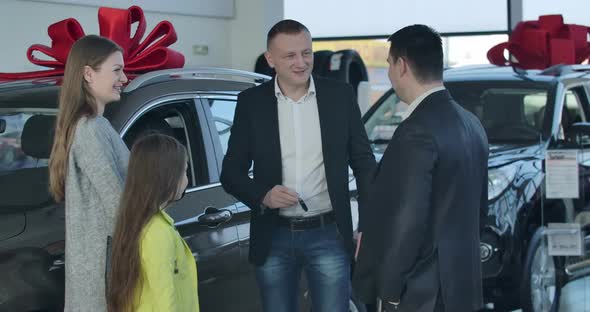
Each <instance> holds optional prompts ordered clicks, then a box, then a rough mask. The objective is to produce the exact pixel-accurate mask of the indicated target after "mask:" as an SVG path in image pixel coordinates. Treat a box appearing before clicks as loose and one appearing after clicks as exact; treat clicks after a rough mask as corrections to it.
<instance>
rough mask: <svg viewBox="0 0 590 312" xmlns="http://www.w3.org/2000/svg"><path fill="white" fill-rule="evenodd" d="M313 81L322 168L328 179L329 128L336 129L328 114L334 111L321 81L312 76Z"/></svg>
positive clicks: (329, 154)
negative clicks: (318, 121) (320, 140)
mask: <svg viewBox="0 0 590 312" xmlns="http://www.w3.org/2000/svg"><path fill="white" fill-rule="evenodd" d="M314 83H315V90H316V91H315V94H316V100H317V104H318V116H319V119H320V132H321V137H322V154H323V156H324V168H325V170H326V179H328V176H329V172H331V170H330V169H331V167H330V164H331V163H330V161H326V160H328V159H330V157H331V156H332V155H331V152H330V149H329V143H330V142H331V137H330V133H331V132H330V131H329V129H337V127H334V125H332V124H331V122H332V118H330V117H331V116H330V114H331V113H334V112H333V111H332V112H331V111H330V107H329V106H328V104H329V103H330V98H329V94H325V93H324V92H323V91H324V89H323V88H322V81H321V79H318V78H316V77H314Z"/></svg>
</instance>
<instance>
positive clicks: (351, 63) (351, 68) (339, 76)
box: [326, 49, 369, 94]
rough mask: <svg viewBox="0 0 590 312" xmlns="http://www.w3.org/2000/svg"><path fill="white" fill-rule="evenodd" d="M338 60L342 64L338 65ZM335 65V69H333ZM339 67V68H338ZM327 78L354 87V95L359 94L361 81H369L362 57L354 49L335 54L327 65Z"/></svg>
mask: <svg viewBox="0 0 590 312" xmlns="http://www.w3.org/2000/svg"><path fill="white" fill-rule="evenodd" d="M338 58H340V62H339V64H338V61H337V60H338ZM332 65H334V67H332ZM338 65H339V66H338ZM327 66H328V71H327V73H326V78H331V79H336V80H340V81H344V82H346V83H349V84H351V85H352V88H353V90H354V93H355V94H356V93H357V89H358V86H359V84H360V82H361V81H368V80H369V75H368V73H367V67H366V66H365V63H364V62H363V59H362V58H361V56H360V55H359V54H358V53H357V52H356V51H355V50H352V49H348V50H340V51H338V52H335V53H334V54H333V55H332V56H331V57H330V61H329V62H328V64H327Z"/></svg>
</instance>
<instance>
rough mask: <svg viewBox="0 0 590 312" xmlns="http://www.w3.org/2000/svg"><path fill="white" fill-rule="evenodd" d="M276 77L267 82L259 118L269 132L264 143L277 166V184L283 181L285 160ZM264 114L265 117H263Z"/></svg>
mask: <svg viewBox="0 0 590 312" xmlns="http://www.w3.org/2000/svg"><path fill="white" fill-rule="evenodd" d="M274 88H275V78H273V79H272V80H271V81H269V82H268V83H267V86H266V90H264V96H265V98H264V100H263V101H261V103H260V104H262V105H264V107H263V109H261V110H260V112H261V115H262V114H264V115H262V116H261V117H262V118H259V119H258V118H257V119H258V120H260V122H261V123H262V124H263V125H264V127H265V130H264V131H265V132H266V133H268V141H267V142H264V144H265V145H266V146H267V147H268V157H269V159H270V161H271V165H272V166H274V167H275V170H273V171H272V172H276V174H277V176H274V178H275V179H276V181H275V183H276V184H282V183H283V169H282V168H283V161H282V156H281V136H280V132H279V131H280V129H279V110H278V107H277V105H278V104H277V97H276V95H275V92H274ZM263 116H264V117H263Z"/></svg>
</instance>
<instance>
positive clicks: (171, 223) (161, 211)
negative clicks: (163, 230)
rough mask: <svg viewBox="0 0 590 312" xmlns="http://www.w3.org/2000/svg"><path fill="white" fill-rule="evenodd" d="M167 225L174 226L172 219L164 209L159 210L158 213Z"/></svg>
mask: <svg viewBox="0 0 590 312" xmlns="http://www.w3.org/2000/svg"><path fill="white" fill-rule="evenodd" d="M158 214H159V215H160V216H161V217H162V218H163V219H164V220H165V221H166V222H167V223H169V224H170V225H174V219H172V217H171V216H169V215H168V214H167V213H166V212H165V211H164V209H160V212H159V213H158Z"/></svg>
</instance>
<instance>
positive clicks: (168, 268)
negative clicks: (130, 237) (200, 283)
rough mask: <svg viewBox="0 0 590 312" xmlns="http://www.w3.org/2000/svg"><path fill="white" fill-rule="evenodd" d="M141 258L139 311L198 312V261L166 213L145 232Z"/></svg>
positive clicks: (137, 294) (154, 217) (160, 214)
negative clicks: (196, 261)
mask: <svg viewBox="0 0 590 312" xmlns="http://www.w3.org/2000/svg"><path fill="white" fill-rule="evenodd" d="M140 256H141V277H140V281H139V283H138V287H137V289H136V291H135V307H136V311H146V312H147V311H158V312H168V311H182V312H185V311H187V312H189V311H193V312H198V311H199V297H198V288H197V265H196V263H195V258H194V257H193V254H192V252H191V250H190V248H189V247H188V245H187V244H186V242H185V241H184V239H182V237H180V235H179V234H178V232H177V231H176V229H175V228H174V220H173V219H172V218H171V217H170V216H169V215H168V214H166V213H165V212H164V210H160V213H157V214H156V215H154V216H153V217H152V219H151V220H150V221H149V223H148V224H147V225H146V227H145V228H144V229H143V232H142V236H141V240H140Z"/></svg>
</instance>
